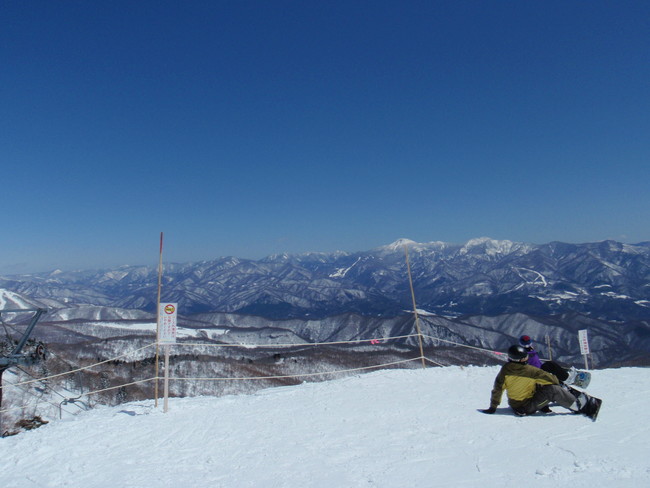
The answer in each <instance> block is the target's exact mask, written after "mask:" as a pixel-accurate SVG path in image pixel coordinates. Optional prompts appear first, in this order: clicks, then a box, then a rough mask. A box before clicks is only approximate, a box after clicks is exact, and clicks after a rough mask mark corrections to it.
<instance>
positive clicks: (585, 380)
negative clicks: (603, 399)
mask: <svg viewBox="0 0 650 488" xmlns="http://www.w3.org/2000/svg"><path fill="white" fill-rule="evenodd" d="M571 376H573V378H571ZM567 383H568V384H569V385H572V386H577V387H578V388H583V389H585V388H587V387H588V386H589V383H591V373H590V372H589V371H582V370H579V369H576V370H574V371H570V372H569V378H568V379H567Z"/></svg>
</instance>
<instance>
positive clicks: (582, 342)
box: [578, 329, 589, 355]
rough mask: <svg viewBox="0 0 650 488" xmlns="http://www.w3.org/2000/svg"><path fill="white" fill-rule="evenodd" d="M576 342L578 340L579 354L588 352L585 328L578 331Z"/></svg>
mask: <svg viewBox="0 0 650 488" xmlns="http://www.w3.org/2000/svg"><path fill="white" fill-rule="evenodd" d="M578 342H580V354H582V355H587V354H589V339H588V338H587V329H582V330H579V331H578Z"/></svg>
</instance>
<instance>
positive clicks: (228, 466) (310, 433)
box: [0, 367, 650, 488]
mask: <svg viewBox="0 0 650 488" xmlns="http://www.w3.org/2000/svg"><path fill="white" fill-rule="evenodd" d="M497 371H498V368H496V367H488V368H480V367H466V368H460V367H449V368H431V369H427V370H392V371H379V372H375V373H371V374H367V375H363V376H356V377H349V378H346V379H342V380H337V381H331V382H325V383H309V384H302V385H299V386H294V387H286V388H274V389H271V390H264V391H261V392H258V393H256V394H253V395H248V396H226V397H220V398H212V397H200V398H183V399H171V400H170V403H169V411H168V412H167V413H163V412H162V402H160V404H159V407H158V408H154V406H153V402H152V401H146V402H138V403H131V404H124V405H121V406H118V407H102V408H98V409H96V410H92V411H89V412H85V413H82V414H80V415H79V416H77V417H76V418H74V419H72V420H64V421H52V422H50V424H48V425H46V426H44V427H41V428H40V429H37V430H34V431H29V432H25V433H22V434H19V435H17V436H14V437H7V438H4V439H0V446H2V452H3V455H2V456H0V486H7V487H12V488H23V487H33V486H75V487H76V486H81V487H84V488H100V487H101V488H129V487H133V488H135V487H137V488H144V487H148V486H157V487H161V488H163V487H178V486H192V487H207V486H209V487H212V488H217V487H223V488H225V487H233V488H235V487H236V488H245V487H251V488H252V487H255V488H258V487H285V488H294V487H295V488H307V487H313V488H332V487H337V488H344V487H345V488H348V487H383V488H402V487H409V488H418V487H421V488H425V487H426V488H430V487H449V486H464V487H482V488H489V487H499V488H501V487H503V486H534V487H553V488H556V487H562V486H570V487H571V488H579V487H589V488H593V487H596V486H607V487H608V488H610V487H640V486H650V459H649V458H648V452H647V438H648V431H649V430H650V424H649V423H648V413H647V405H648V402H649V400H650V389H649V388H648V387H647V385H648V380H649V378H650V370H648V369H642V368H624V369H612V370H599V371H595V372H594V379H593V380H592V384H591V387H590V391H591V393H592V394H593V395H596V396H599V397H601V398H603V400H604V403H603V407H602V410H601V413H600V417H599V418H598V421H597V422H595V423H594V422H591V421H590V420H589V419H587V418H586V417H583V416H578V415H572V414H569V413H566V410H564V409H562V408H561V407H555V408H554V410H555V412H554V413H553V414H547V415H542V414H540V415H536V416H532V417H525V418H519V417H515V416H513V415H512V414H511V413H510V411H509V409H508V408H507V407H506V406H505V401H504V402H503V403H502V405H501V408H500V409H499V410H498V411H497V413H496V414H495V415H491V416H489V415H484V414H482V413H479V412H477V410H476V409H477V408H486V407H487V406H488V402H489V395H490V389H491V387H492V382H493V379H494V376H495V375H496V373H497Z"/></svg>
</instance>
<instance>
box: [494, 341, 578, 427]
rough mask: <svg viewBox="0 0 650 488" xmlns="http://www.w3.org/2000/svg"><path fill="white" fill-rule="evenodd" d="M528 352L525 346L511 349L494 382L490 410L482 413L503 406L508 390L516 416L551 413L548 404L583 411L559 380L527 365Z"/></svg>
mask: <svg viewBox="0 0 650 488" xmlns="http://www.w3.org/2000/svg"><path fill="white" fill-rule="evenodd" d="M528 357H529V356H528V353H527V352H526V349H524V348H523V347H522V346H518V345H514V346H511V347H510V349H508V362H507V363H506V364H504V365H503V366H502V367H501V370H500V371H499V374H498V375H497V377H496V379H495V380H494V388H493V389H492V396H491V398H490V408H488V409H486V410H482V412H483V413H494V412H496V410H497V407H498V406H499V404H500V403H501V397H502V396H503V390H506V391H507V395H508V405H510V407H511V408H512V409H513V410H514V411H515V413H516V414H517V415H532V414H534V413H535V412H536V411H538V410H541V411H542V412H550V411H551V410H550V408H549V404H550V403H552V402H555V403H558V404H559V405H561V406H563V407H564V408H568V409H569V410H572V411H573V412H576V413H582V412H580V408H579V406H578V405H577V403H576V397H575V396H573V395H572V394H571V393H570V392H569V391H568V390H565V389H564V388H562V387H561V386H560V385H559V381H558V379H557V378H556V377H555V376H554V375H552V374H551V373H548V372H546V371H544V370H542V369H539V368H536V367H534V366H530V365H528V364H526V361H528Z"/></svg>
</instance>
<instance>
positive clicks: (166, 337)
mask: <svg viewBox="0 0 650 488" xmlns="http://www.w3.org/2000/svg"><path fill="white" fill-rule="evenodd" d="M176 309H177V304H176V303H161V304H160V310H158V342H159V343H160V344H175V343H176Z"/></svg>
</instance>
